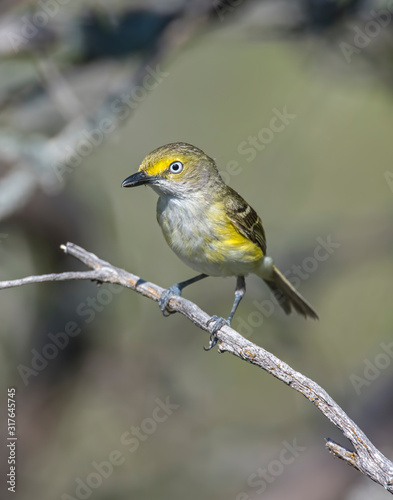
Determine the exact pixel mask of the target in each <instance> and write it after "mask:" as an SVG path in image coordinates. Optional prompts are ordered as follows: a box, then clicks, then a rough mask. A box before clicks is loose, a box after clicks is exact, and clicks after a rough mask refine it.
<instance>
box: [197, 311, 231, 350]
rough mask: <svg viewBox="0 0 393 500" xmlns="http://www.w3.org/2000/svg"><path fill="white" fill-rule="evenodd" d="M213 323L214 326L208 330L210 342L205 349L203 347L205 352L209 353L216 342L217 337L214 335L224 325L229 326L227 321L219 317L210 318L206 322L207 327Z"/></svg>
mask: <svg viewBox="0 0 393 500" xmlns="http://www.w3.org/2000/svg"><path fill="white" fill-rule="evenodd" d="M213 321H214V324H213V326H212V327H211V328H209V331H210V342H209V345H208V346H207V347H203V348H204V349H205V351H210V349H212V348H213V347H214V346H215V345H216V344H217V342H218V337H217V336H216V333H217V332H218V330H219V329H220V328H221V327H223V326H224V325H227V326H229V321H228V320H227V319H225V318H221V317H219V316H216V315H214V316H212V317H211V318H210V319H209V320H208V322H207V325H209V324H210V323H212V322H213Z"/></svg>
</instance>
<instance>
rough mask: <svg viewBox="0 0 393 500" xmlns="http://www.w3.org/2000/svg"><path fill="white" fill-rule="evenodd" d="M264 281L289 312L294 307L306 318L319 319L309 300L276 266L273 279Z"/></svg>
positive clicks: (288, 312)
mask: <svg viewBox="0 0 393 500" xmlns="http://www.w3.org/2000/svg"><path fill="white" fill-rule="evenodd" d="M264 281H265V283H266V284H267V285H268V287H269V288H270V290H271V291H272V292H273V295H274V296H275V297H276V299H277V301H278V303H279V304H280V306H281V307H282V308H283V309H284V311H285V312H286V313H287V314H290V313H291V311H292V308H293V309H295V311H297V312H298V313H299V314H302V315H303V316H304V317H305V318H307V317H309V318H313V319H319V318H318V314H317V313H316V312H315V311H314V309H313V308H312V307H311V305H310V304H309V303H308V302H307V300H306V299H305V298H304V297H303V296H302V295H300V293H299V292H298V291H297V290H296V288H294V287H293V286H292V285H291V283H290V282H289V281H288V280H287V278H286V277H285V276H284V275H283V274H282V273H280V271H279V270H278V269H277V268H276V266H274V271H273V276H272V279H271V280H264Z"/></svg>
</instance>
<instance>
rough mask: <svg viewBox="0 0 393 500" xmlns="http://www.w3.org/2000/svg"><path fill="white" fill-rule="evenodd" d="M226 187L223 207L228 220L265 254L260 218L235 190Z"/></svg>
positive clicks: (264, 239)
mask: <svg viewBox="0 0 393 500" xmlns="http://www.w3.org/2000/svg"><path fill="white" fill-rule="evenodd" d="M228 189H229V193H228V196H227V197H226V199H225V208H226V211H227V215H228V217H229V219H230V221H231V222H232V224H233V225H234V227H235V229H236V230H237V231H238V232H239V233H240V234H242V235H243V236H245V237H246V238H248V239H249V240H251V241H252V242H253V243H255V244H257V245H258V246H259V247H260V248H261V250H262V252H263V253H264V255H266V237H265V231H264V229H263V225H262V220H261V218H260V217H259V215H258V214H257V213H256V212H255V210H254V209H253V208H252V207H251V206H250V205H249V204H248V203H247V202H246V201H245V200H244V199H243V198H242V197H241V196H240V195H239V194H238V193H237V192H236V191H235V190H233V189H232V188H229V187H228Z"/></svg>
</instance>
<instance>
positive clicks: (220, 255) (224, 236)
mask: <svg viewBox="0 0 393 500" xmlns="http://www.w3.org/2000/svg"><path fill="white" fill-rule="evenodd" d="M207 218H208V219H209V222H210V223H213V221H214V223H215V224H214V225H215V228H214V233H215V234H216V238H217V239H214V240H213V242H212V243H211V245H210V251H209V252H208V254H209V256H210V258H211V259H212V260H216V261H225V260H228V259H229V260H237V259H238V260H240V261H243V262H249V263H250V262H258V261H259V260H260V259H262V257H263V252H262V249H261V248H260V247H259V246H258V245H257V244H256V243H254V242H252V241H251V240H249V239H248V238H247V237H246V236H243V235H242V234H241V233H239V231H238V230H237V229H236V227H235V226H234V225H233V223H232V221H231V220H230V219H229V218H228V217H227V216H226V213H225V208H224V206H223V204H222V203H215V204H214V205H212V207H211V209H210V211H209V212H208V214H207Z"/></svg>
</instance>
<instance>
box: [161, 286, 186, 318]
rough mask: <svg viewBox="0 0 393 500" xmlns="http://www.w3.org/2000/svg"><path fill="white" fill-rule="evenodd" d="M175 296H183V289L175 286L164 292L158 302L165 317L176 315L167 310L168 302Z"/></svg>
mask: <svg viewBox="0 0 393 500" xmlns="http://www.w3.org/2000/svg"><path fill="white" fill-rule="evenodd" d="M175 295H177V296H181V289H180V288H179V287H178V285H173V286H171V287H170V288H167V289H166V290H164V291H163V292H162V294H161V297H160V299H159V301H158V305H159V307H160V309H161V312H162V314H163V315H164V316H169V315H170V314H174V313H175V311H168V309H167V306H168V302H169V301H170V299H171V298H172V297H173V296H175Z"/></svg>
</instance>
